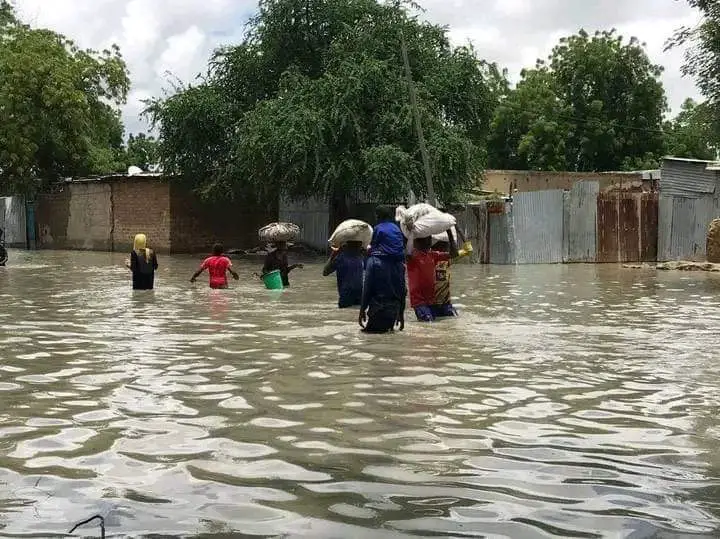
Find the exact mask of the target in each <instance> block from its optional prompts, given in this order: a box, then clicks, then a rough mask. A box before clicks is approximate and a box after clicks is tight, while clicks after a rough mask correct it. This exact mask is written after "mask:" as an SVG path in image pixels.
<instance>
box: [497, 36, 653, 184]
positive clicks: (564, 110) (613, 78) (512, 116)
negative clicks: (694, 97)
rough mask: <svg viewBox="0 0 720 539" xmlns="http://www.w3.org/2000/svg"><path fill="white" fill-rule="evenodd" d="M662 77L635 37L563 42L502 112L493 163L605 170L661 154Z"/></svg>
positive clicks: (576, 38)
mask: <svg viewBox="0 0 720 539" xmlns="http://www.w3.org/2000/svg"><path fill="white" fill-rule="evenodd" d="M661 72H662V69H661V68H660V67H659V66H656V65H653V64H652V63H651V62H650V60H649V59H648V56H647V54H646V53H645V50H644V48H643V46H642V45H641V44H640V43H638V41H637V40H636V39H635V38H632V39H630V41H629V42H627V43H626V42H624V40H623V38H622V37H621V36H618V35H616V33H615V31H614V30H612V31H606V32H596V33H595V35H593V36H590V35H589V34H587V33H586V32H585V31H580V33H579V34H577V35H574V36H570V37H567V38H563V39H561V40H560V43H559V44H558V45H557V46H556V47H555V48H554V49H553V51H552V54H551V55H550V57H549V58H548V61H547V62H544V61H542V60H538V62H537V64H536V66H535V68H534V69H529V70H525V71H523V73H522V75H521V81H520V82H519V83H518V85H517V87H516V88H515V89H514V90H513V91H512V92H511V93H510V95H509V96H508V98H507V99H505V100H504V101H503V102H502V103H501V105H500V106H499V107H498V109H497V111H496V113H495V116H494V118H493V123H492V134H491V135H490V140H489V146H488V147H489V153H490V155H489V165H490V166H492V167H496V168H520V169H548V170H570V171H607V170H620V169H622V168H623V167H627V166H628V164H629V163H631V162H634V161H637V160H638V159H643V160H644V159H646V158H647V157H648V156H651V157H652V156H659V155H660V154H661V153H662V148H663V132H662V126H663V123H662V122H663V114H664V112H665V110H666V109H667V105H666V100H665V92H664V90H663V87H662V84H661V83H660V81H659V77H660V74H661Z"/></svg>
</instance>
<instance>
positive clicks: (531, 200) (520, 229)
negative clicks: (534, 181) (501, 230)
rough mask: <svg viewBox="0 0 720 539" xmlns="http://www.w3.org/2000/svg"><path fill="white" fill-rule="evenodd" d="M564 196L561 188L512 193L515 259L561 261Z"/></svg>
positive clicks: (527, 261) (520, 261)
mask: <svg viewBox="0 0 720 539" xmlns="http://www.w3.org/2000/svg"><path fill="white" fill-rule="evenodd" d="M563 200H564V194H563V191H561V190H552V191H534V192H528V193H518V194H517V195H515V197H513V208H512V221H513V224H514V229H515V262H516V263H518V264H557V263H560V262H562V260H563V214H564V213H563V207H564V203H563Z"/></svg>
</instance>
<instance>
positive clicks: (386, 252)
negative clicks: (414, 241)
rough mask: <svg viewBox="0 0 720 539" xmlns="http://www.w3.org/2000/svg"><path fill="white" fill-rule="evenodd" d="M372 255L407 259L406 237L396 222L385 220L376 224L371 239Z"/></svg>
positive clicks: (399, 259) (401, 259)
mask: <svg viewBox="0 0 720 539" xmlns="http://www.w3.org/2000/svg"><path fill="white" fill-rule="evenodd" d="M370 256H381V257H387V258H391V259H392V260H396V261H402V262H404V261H405V237H404V236H403V233H402V231H401V230H400V227H399V226H398V225H397V224H396V223H393V222H390V221H385V222H383V223H379V224H377V225H376V226H375V228H374V229H373V235H372V240H371V241H370Z"/></svg>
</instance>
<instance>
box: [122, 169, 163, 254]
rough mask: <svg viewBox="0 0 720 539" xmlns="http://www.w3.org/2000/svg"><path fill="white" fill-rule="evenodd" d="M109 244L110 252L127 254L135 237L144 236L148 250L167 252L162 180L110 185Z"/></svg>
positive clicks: (136, 180) (125, 181)
mask: <svg viewBox="0 0 720 539" xmlns="http://www.w3.org/2000/svg"><path fill="white" fill-rule="evenodd" d="M110 185H111V187H112V205H113V227H112V243H113V246H112V248H113V250H114V251H128V252H129V251H130V250H131V249H132V244H133V238H134V237H135V234H145V235H146V236H147V238H148V246H149V247H152V248H153V249H155V250H156V251H158V252H161V253H162V252H169V251H170V248H171V244H170V184H169V182H168V181H167V180H164V179H162V178H133V177H130V178H126V179H119V180H115V181H113V182H112V183H111V184H110Z"/></svg>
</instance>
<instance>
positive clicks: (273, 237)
mask: <svg viewBox="0 0 720 539" xmlns="http://www.w3.org/2000/svg"><path fill="white" fill-rule="evenodd" d="M299 235H300V227H299V226H297V225H296V224H293V223H270V224H269V225H266V226H264V227H262V228H261V229H260V230H258V236H259V237H260V241H261V242H264V243H273V242H276V241H294V240H296V239H297V237H298V236H299Z"/></svg>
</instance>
